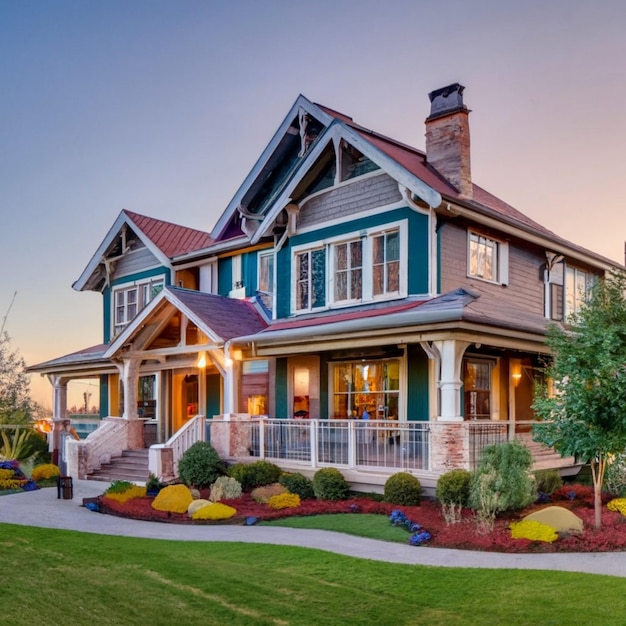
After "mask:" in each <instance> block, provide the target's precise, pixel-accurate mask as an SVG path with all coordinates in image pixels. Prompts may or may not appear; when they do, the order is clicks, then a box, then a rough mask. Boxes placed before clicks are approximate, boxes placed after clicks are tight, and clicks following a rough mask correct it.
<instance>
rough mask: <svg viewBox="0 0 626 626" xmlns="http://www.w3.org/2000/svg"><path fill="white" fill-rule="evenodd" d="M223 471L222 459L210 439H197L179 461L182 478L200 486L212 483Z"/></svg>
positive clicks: (186, 481)
mask: <svg viewBox="0 0 626 626" xmlns="http://www.w3.org/2000/svg"><path fill="white" fill-rule="evenodd" d="M223 473H224V472H223V463H222V460H221V459H220V457H219V455H218V454H217V452H216V451H215V449H214V448H213V446H212V445H211V444H210V443H209V442H208V441H196V443H194V444H193V445H192V446H191V447H190V448H188V449H187V451H186V452H185V453H184V454H183V456H182V457H181V459H180V461H179V462H178V475H179V476H180V478H181V480H182V481H183V482H184V483H185V484H186V485H190V486H194V487H198V488H202V487H208V486H209V485H212V484H213V483H214V482H215V481H216V480H217V479H218V478H219V476H221V475H222V474H223Z"/></svg>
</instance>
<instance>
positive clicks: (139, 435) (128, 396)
mask: <svg viewBox="0 0 626 626" xmlns="http://www.w3.org/2000/svg"><path fill="white" fill-rule="evenodd" d="M140 363H141V360H140V359H138V358H137V357H126V358H124V360H123V361H122V365H121V366H118V367H119V368H120V375H121V378H122V384H123V385H124V414H123V416H122V417H123V418H124V419H125V420H126V421H127V422H128V427H127V433H128V440H127V441H128V443H127V445H128V448H129V449H131V450H132V449H136V448H143V447H144V437H143V421H142V420H140V419H139V415H138V414H137V386H138V385H139V365H140Z"/></svg>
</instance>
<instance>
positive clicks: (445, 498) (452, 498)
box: [435, 469, 472, 524]
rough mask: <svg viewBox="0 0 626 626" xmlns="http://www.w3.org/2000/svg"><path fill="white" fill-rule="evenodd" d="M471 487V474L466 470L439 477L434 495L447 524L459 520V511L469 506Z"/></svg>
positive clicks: (458, 470) (447, 473) (452, 471)
mask: <svg viewBox="0 0 626 626" xmlns="http://www.w3.org/2000/svg"><path fill="white" fill-rule="evenodd" d="M471 485H472V473H471V472H470V471H468V470H464V469H454V470H450V471H449V472H446V473H445V474H442V475H441V476H440V477H439V480H438V481H437V488H436V491H435V495H436V496H437V500H439V502H440V504H441V512H442V514H443V518H444V519H445V521H446V523H447V524H455V523H457V522H459V521H460V520H461V510H462V509H463V508H464V507H467V506H469V498H470V489H471Z"/></svg>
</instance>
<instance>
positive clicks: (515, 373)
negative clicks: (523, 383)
mask: <svg viewBox="0 0 626 626" xmlns="http://www.w3.org/2000/svg"><path fill="white" fill-rule="evenodd" d="M511 379H512V380H513V385H514V386H515V387H517V386H518V385H519V381H520V380H521V379H522V364H521V363H520V361H519V360H518V359H515V360H511Z"/></svg>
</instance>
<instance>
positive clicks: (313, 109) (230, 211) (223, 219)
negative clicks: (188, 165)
mask: <svg viewBox="0 0 626 626" xmlns="http://www.w3.org/2000/svg"><path fill="white" fill-rule="evenodd" d="M300 108H303V109H304V110H305V111H307V113H310V114H311V115H312V116H313V117H315V118H316V119H318V120H319V121H320V122H322V123H323V124H324V125H326V126H328V125H329V124H331V122H332V121H333V119H334V118H333V117H331V116H330V115H329V114H328V113H326V112H324V111H322V109H320V108H319V107H318V106H317V105H315V104H313V103H312V102H311V101H310V100H308V99H307V98H305V97H304V96H303V95H302V94H300V95H299V96H298V97H297V98H296V101H295V102H294V104H293V105H292V107H291V109H289V112H288V113H287V115H286V116H285V118H284V119H283V121H282V123H281V124H280V126H279V127H278V130H277V131H276V132H275V133H274V136H273V137H272V138H271V140H270V142H269V143H268V144H267V146H266V148H265V150H263V152H262V153H261V156H260V157H259V158H258V159H257V162H256V163H255V164H254V166H253V167H252V169H251V170H250V173H249V174H248V175H247V176H246V178H245V179H244V181H243V183H241V185H240V187H239V189H238V190H237V192H236V193H235V195H234V196H233V198H232V200H231V201H230V203H229V204H228V206H227V207H226V209H225V210H224V212H223V213H222V215H221V216H220V218H219V219H218V220H217V222H216V224H215V226H214V227H213V230H212V231H211V237H213V238H214V239H218V238H219V236H220V234H221V233H222V231H223V230H224V229H225V228H226V226H227V225H228V222H229V220H230V219H231V218H232V216H233V215H234V213H235V211H236V210H237V207H238V206H239V205H240V204H241V200H242V198H243V197H244V195H245V194H246V193H247V191H248V189H249V188H250V186H251V185H252V183H254V181H255V180H256V179H257V177H258V176H259V174H260V173H261V170H262V169H263V168H264V167H265V164H266V163H267V162H268V160H269V159H270V157H271V156H272V154H274V151H275V150H276V148H277V147H278V144H279V143H280V141H281V140H282V138H283V137H284V136H285V133H286V132H287V129H288V128H289V126H290V125H291V122H292V120H293V118H294V117H295V116H296V115H297V113H298V111H299V109H300Z"/></svg>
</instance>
